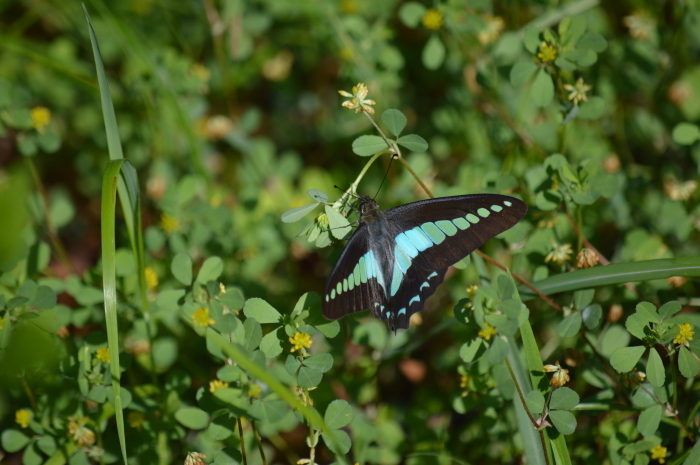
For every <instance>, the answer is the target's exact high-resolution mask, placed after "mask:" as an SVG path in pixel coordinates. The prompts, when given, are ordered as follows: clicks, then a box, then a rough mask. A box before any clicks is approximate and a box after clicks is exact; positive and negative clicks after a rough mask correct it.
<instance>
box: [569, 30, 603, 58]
mask: <svg viewBox="0 0 700 465" xmlns="http://www.w3.org/2000/svg"><path fill="white" fill-rule="evenodd" d="M576 48H577V49H579V50H583V49H587V50H592V51H594V52H596V53H601V52H604V51H605V49H606V48H608V42H607V41H606V40H605V39H604V38H603V36H601V35H600V34H596V33H595V32H587V33H586V34H584V36H583V37H581V40H579V41H578V43H577V44H576Z"/></svg>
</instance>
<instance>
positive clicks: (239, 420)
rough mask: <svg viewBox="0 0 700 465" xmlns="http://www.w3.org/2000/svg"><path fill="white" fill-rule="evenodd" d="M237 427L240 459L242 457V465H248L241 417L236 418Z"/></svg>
mask: <svg viewBox="0 0 700 465" xmlns="http://www.w3.org/2000/svg"><path fill="white" fill-rule="evenodd" d="M236 424H237V425H238V437H240V438H241V457H243V465H248V455H247V454H246V453H245V438H244V437H243V421H242V420H241V417H238V418H236Z"/></svg>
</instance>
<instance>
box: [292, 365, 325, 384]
mask: <svg viewBox="0 0 700 465" xmlns="http://www.w3.org/2000/svg"><path fill="white" fill-rule="evenodd" d="M321 379H323V373H321V371H319V370H317V369H315V368H310V367H305V366H302V367H301V368H300V369H299V374H298V375H297V382H298V383H299V386H301V387H304V388H312V387H316V386H318V385H319V383H320V382H321Z"/></svg>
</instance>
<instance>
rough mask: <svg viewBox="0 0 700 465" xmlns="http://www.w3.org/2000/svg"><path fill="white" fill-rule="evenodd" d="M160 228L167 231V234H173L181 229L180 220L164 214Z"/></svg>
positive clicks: (161, 217)
mask: <svg viewBox="0 0 700 465" xmlns="http://www.w3.org/2000/svg"><path fill="white" fill-rule="evenodd" d="M160 227H161V228H162V229H163V231H165V234H172V233H174V232H175V231H177V230H179V229H180V220H178V219H177V218H176V217H174V216H171V215H168V214H167V213H163V214H162V215H161V216H160Z"/></svg>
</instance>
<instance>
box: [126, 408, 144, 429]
mask: <svg viewBox="0 0 700 465" xmlns="http://www.w3.org/2000/svg"><path fill="white" fill-rule="evenodd" d="M126 421H127V422H128V423H129V426H131V427H132V428H136V429H138V430H140V429H141V426H143V424H144V423H146V415H144V414H143V413H141V412H133V411H132V412H129V415H128V416H127V417H126Z"/></svg>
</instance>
